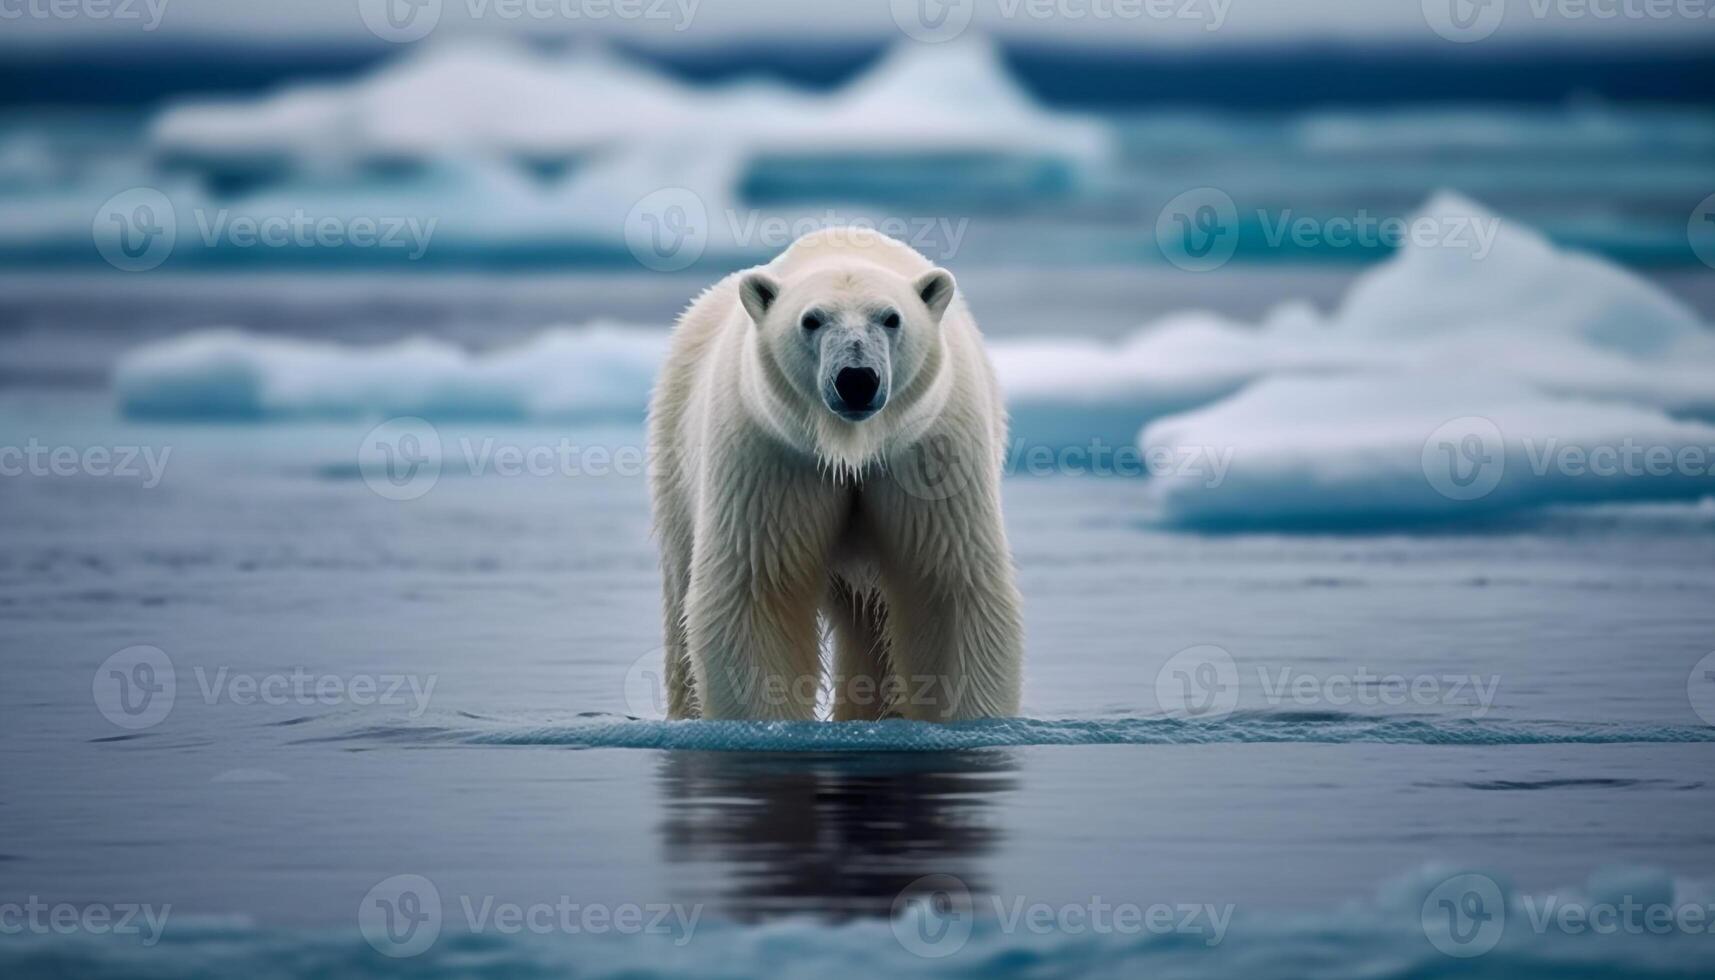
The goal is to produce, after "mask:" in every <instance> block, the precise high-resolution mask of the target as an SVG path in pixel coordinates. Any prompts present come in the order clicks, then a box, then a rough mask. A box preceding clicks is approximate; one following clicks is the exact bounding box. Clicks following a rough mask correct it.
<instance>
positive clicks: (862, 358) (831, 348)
mask: <svg viewBox="0 0 1715 980" xmlns="http://www.w3.org/2000/svg"><path fill="white" fill-rule="evenodd" d="M868 334H869V331H866V330H861V329H860V330H852V331H846V332H844V336H839V337H835V336H829V337H828V338H827V339H826V340H824V341H823V343H822V346H821V371H820V372H819V373H820V374H821V389H822V402H823V403H824V404H826V405H827V406H828V410H829V411H831V412H833V413H834V414H835V415H838V416H839V417H840V418H842V419H845V420H846V421H847V422H862V421H863V420H864V419H867V418H869V417H870V416H872V415H874V414H875V413H876V412H879V411H881V409H882V406H884V405H886V404H887V394H888V386H889V383H890V382H891V381H892V376H893V371H892V364H891V358H890V356H889V350H888V341H887V339H886V338H885V337H879V336H877V337H871V336H868Z"/></svg>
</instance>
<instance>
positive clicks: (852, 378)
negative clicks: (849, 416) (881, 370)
mask: <svg viewBox="0 0 1715 980" xmlns="http://www.w3.org/2000/svg"><path fill="white" fill-rule="evenodd" d="M880 388H881V375H879V374H877V373H876V372H875V369H874V368H866V367H849V368H841V369H840V373H839V374H837V375H835V376H834V390H835V391H837V392H839V394H840V401H842V402H845V404H846V409H847V410H848V411H853V412H861V411H863V410H864V409H866V408H868V407H869V405H870V402H873V401H874V400H875V393H876V391H877V390H879V389H880Z"/></svg>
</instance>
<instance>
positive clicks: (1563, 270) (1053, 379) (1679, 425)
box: [116, 169, 1715, 527]
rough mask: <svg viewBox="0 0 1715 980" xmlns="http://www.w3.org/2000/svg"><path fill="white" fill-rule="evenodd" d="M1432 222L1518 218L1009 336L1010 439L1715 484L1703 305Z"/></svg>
mask: <svg viewBox="0 0 1715 980" xmlns="http://www.w3.org/2000/svg"><path fill="white" fill-rule="evenodd" d="M611 179H613V180H615V181H618V182H621V183H623V182H624V181H625V180H626V179H628V174H627V172H626V171H625V170H623V169H618V170H616V171H615V172H614V174H613V175H612V178H611ZM1419 220H1428V221H1430V222H1432V223H1438V224H1440V225H1442V226H1447V227H1451V226H1453V225H1454V224H1456V223H1466V224H1469V223H1489V225H1488V226H1489V227H1493V228H1495V229H1496V233H1495V234H1494V235H1493V237H1492V240H1490V242H1489V245H1488V247H1486V248H1485V249H1482V250H1481V251H1478V250H1474V249H1458V248H1447V247H1445V246H1444V245H1432V244H1423V243H1412V242H1408V243H1407V244H1406V245H1405V246H1404V247H1402V248H1401V249H1400V251H1399V252H1398V254H1397V255H1395V256H1394V257H1393V258H1392V259H1391V260H1390V261H1388V262H1386V263H1384V264H1383V265H1381V266H1379V267H1377V268H1375V269H1373V270H1371V271H1370V272H1368V273H1366V274H1364V275H1363V276H1361V277H1360V278H1359V279H1358V280H1357V281H1356V282H1355V284H1354V285H1353V286H1352V287H1351V290H1350V292H1349V294H1348V295H1347V297H1346V298H1345V300H1344V301H1343V302H1342V303H1341V304H1340V306H1339V308H1338V309H1337V310H1335V311H1334V312H1332V313H1331V314H1327V315H1323V314H1320V313H1318V312H1317V311H1316V310H1314V309H1312V308H1311V307H1310V306H1308V305H1306V304H1302V303H1287V304H1284V305H1282V306H1281V307H1279V308H1277V309H1276V310H1275V311H1274V312H1273V313H1272V314H1271V315H1269V316H1268V317H1267V318H1265V319H1264V321H1263V322H1262V323H1260V324H1254V325H1253V324H1244V323H1238V322H1233V321H1230V320H1225V319H1222V318H1220V317H1216V316H1214V315H1212V314H1204V313H1194V312H1193V313H1184V314H1177V315H1174V316H1170V317H1167V318H1165V319H1163V320H1161V321H1159V322H1157V323H1154V324H1152V325H1149V326H1147V327H1145V328H1143V329H1141V330H1139V331H1138V332H1137V333H1135V334H1133V335H1132V336H1130V337H1127V338H1123V339H1121V340H1120V341H1118V342H1107V341H1098V340H1091V339H1063V338H1053V339H1049V338H1042V337H1036V338H1032V337H1021V338H997V339H995V340H993V341H991V342H990V345H989V347H990V352H991V356H992V359H993V362H994V365H995V370H996V373H997V375H998V376H999V379H1000V382H1001V386H1002V388H1003V389H1004V390H1005V392H1006V395H1007V404H1008V409H1009V412H1010V413H1011V415H1012V420H1013V423H1012V436H1013V440H1014V447H1012V448H1013V449H1014V450H1015V452H1014V453H1013V454H1012V458H1020V457H1019V456H1018V454H1017V453H1016V450H1017V449H1019V448H1023V449H1025V450H1027V451H1028V450H1034V449H1035V448H1036V447H1048V448H1050V449H1056V450H1057V449H1060V448H1070V447H1088V446H1091V445H1092V444H1097V445H1102V444H1105V445H1106V447H1107V448H1108V449H1110V450H1113V449H1120V448H1124V449H1135V450H1138V451H1140V452H1141V453H1142V454H1143V455H1144V457H1145V458H1150V457H1151V454H1152V453H1155V454H1158V455H1156V456H1155V457H1154V458H1158V459H1177V458H1185V457H1186V456H1187V455H1191V454H1193V451H1195V453H1200V454H1201V455H1198V456H1197V458H1208V456H1209V454H1211V453H1212V454H1214V455H1215V456H1216V457H1218V458H1222V459H1230V463H1229V464H1228V465H1227V466H1226V467H1224V469H1223V472H1222V473H1221V475H1220V479H1219V480H1218V482H1216V483H1215V484H1213V485H1211V482H1210V481H1209V480H1208V479H1207V478H1206V475H1205V474H1203V473H1201V472H1199V473H1197V474H1195V475H1192V474H1185V475H1178V474H1176V473H1174V472H1172V471H1171V467H1169V468H1168V471H1167V472H1160V471H1158V470H1155V468H1153V467H1152V468H1151V469H1152V471H1153V472H1154V475H1153V476H1152V478H1151V479H1150V480H1149V482H1148V483H1147V490H1146V493H1147V495H1148V498H1149V501H1150V503H1151V506H1152V507H1153V508H1154V516H1155V517H1157V518H1159V519H1161V520H1163V521H1166V522H1168V523H1172V524H1181V525H1186V526H1253V527H1294V526H1307V525H1339V524H1377V523H1387V522H1412V521H1421V520H1434V519H1453V518H1458V517H1467V516H1473V515H1478V514H1487V513H1494V512H1500V511H1507V510H1517V509H1523V508H1529V507H1538V506H1543V505H1550V504H1580V503H1597V502H1624V501H1643V500H1651V501H1659V500H1683V499H1696V498H1699V497H1703V496H1708V495H1712V494H1715V482H1712V478H1711V475H1710V473H1711V469H1712V465H1711V464H1715V335H1712V334H1711V333H1710V331H1709V330H1708V329H1707V328H1706V327H1705V326H1704V325H1703V324H1702V323H1700V322H1699V321H1698V319H1697V318H1696V316H1695V315H1694V314H1692V313H1691V312H1690V311H1689V310H1687V309H1686V308H1685V307H1684V306H1683V305H1681V304H1680V303H1679V302H1678V301H1676V300H1674V299H1672V298H1671V297H1669V296H1667V295H1666V294H1664V293H1662V292H1661V291H1660V290H1659V289H1657V288H1656V287H1654V286H1653V285H1651V284H1649V283H1647V282H1645V281H1643V280H1641V279H1639V278H1637V277H1635V276H1633V275H1631V274H1630V273H1628V272H1626V271H1624V270H1622V269H1619V268H1618V267H1615V266H1612V265H1609V264H1607V263H1605V262H1603V261H1600V260H1597V259H1593V258H1589V257H1586V256H1581V255H1576V254H1570V253H1566V252H1563V251H1561V250H1558V249H1556V248H1554V247H1553V246H1552V245H1550V244H1549V243H1548V242H1546V241H1545V240H1544V239H1542V237H1541V236H1539V235H1537V234H1536V233H1534V232H1532V231H1530V230H1528V229H1525V228H1522V227H1516V226H1512V225H1509V224H1507V223H1506V222H1504V221H1501V220H1500V219H1498V218H1496V217H1495V216H1493V215H1490V214H1489V213H1488V212H1486V211H1484V210H1483V209H1482V208H1480V207H1479V206H1477V205H1476V204H1474V203H1472V202H1470V201H1467V200H1465V199H1463V198H1460V197H1458V196H1456V195H1451V194H1444V195H1441V196H1438V197H1436V198H1435V199H1433V200H1432V201H1430V202H1429V204H1428V205H1427V206H1426V207H1425V209H1424V210H1423V211H1422V212H1421V213H1420V215H1419ZM665 345H666V334H665V332H664V331H661V330H642V329H623V328H619V327H615V326H611V325H594V326H590V327H585V328H579V329H568V328H561V329H555V330H550V331H547V332H545V333H544V334H542V335H541V336H539V337H537V338H536V339H534V340H532V341H530V342H528V343H526V344H524V345H521V346H519V347H516V348H512V349H507V350H496V351H490V352H485V353H481V354H471V353H469V352H466V351H464V350H463V349H461V348H457V347H454V346H452V345H449V344H446V343H444V342H441V341H436V340H426V339H418V340H411V341H406V342H401V343H398V344H394V345H390V346H386V347H379V348H368V349H356V348H350V347H345V346H341V345H338V344H333V343H310V342H305V341H298V340H287V339H281V338H271V337H261V336H256V335H251V334H246V333H243V332H239V331H232V330H223V331H210V332H203V333H198V334H193V335H189V336H185V337H180V338H176V339H173V340H169V341H166V342H161V343H156V344H151V345H147V346H145V347H143V348H140V349H138V350H136V351H134V352H132V353H131V354H130V355H129V356H127V357H125V358H124V359H122V361H121V362H120V364H119V366H118V370H117V375H116V387H117V390H118V394H119V401H120V405H121V407H122V410H123V411H124V412H125V413H126V414H128V415H132V416H137V417H150V418H199V417H201V418H207V417H226V418H244V419H281V418H288V419H289V418H306V417H343V416H387V415H420V416H424V417H426V418H431V419H436V420H455V419H461V418H501V419H518V420H560V421H593V420H601V421H615V422H626V421H629V422H632V423H637V422H640V421H641V420H642V418H643V414H644V411H645V407H646V405H647V402H648V397H649V390H650V385H651V382H652V379H653V377H654V373H655V369H656V366H657V364H658V363H659V360H660V357H661V355H662V352H663V351H664V350H665ZM1140 430H1141V431H1140ZM1474 486H1481V492H1474V491H1473V490H1472V489H1471V488H1472V487H1474Z"/></svg>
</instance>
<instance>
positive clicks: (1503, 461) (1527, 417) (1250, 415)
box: [1141, 372, 1715, 528]
mask: <svg viewBox="0 0 1715 980" xmlns="http://www.w3.org/2000/svg"><path fill="white" fill-rule="evenodd" d="M1141 442H1142V444H1143V448H1144V450H1145V451H1146V452H1148V451H1149V450H1151V449H1153V450H1156V451H1163V450H1166V451H1173V452H1183V451H1184V450H1185V449H1186V448H1188V447H1204V448H1207V449H1212V450H1218V451H1220V452H1222V453H1224V454H1230V457H1229V458H1230V460H1231V462H1230V464H1229V466H1228V469H1227V472H1226V473H1225V475H1224V478H1222V479H1221V480H1220V481H1218V483H1216V485H1213V486H1211V485H1210V483H1209V482H1208V481H1207V480H1206V479H1205V478H1204V477H1203V475H1202V474H1195V475H1189V474H1188V475H1186V476H1179V475H1176V474H1173V473H1166V474H1160V475H1157V476H1155V477H1154V478H1153V479H1152V480H1151V481H1150V483H1149V487H1148V490H1149V494H1150V497H1151V500H1152V502H1153V503H1154V505H1155V506H1156V507H1157V508H1159V514H1158V516H1159V517H1160V518H1161V519H1163V520H1165V521H1166V522H1168V523H1171V524H1176V525H1182V526H1191V527H1267V528H1292V527H1301V526H1302V527H1339V526H1367V525H1376V524H1393V523H1400V522H1411V521H1417V520H1436V519H1443V520H1446V519H1455V518H1458V519H1463V518H1469V517H1472V516H1476V515H1482V514H1489V513H1494V512H1498V511H1506V510H1515V509H1519V508H1524V507H1536V506H1541V505H1547V504H1574V503H1596V502H1613V501H1643V500H1678V499H1696V498H1699V497H1702V496H1705V495H1709V494H1715V475H1712V473H1715V471H1712V469H1711V467H1712V466H1715V425H1710V424H1707V423H1703V422H1694V421H1683V420H1676V419H1672V418H1669V417H1668V416H1666V415H1664V414H1662V413H1661V412H1660V411H1658V410H1655V409H1652V408H1648V407H1643V406H1638V405H1631V404H1624V403H1613V402H1595V401H1585V400H1577V399H1568V398H1558V397H1555V396H1552V395H1545V394H1543V393H1542V392H1541V391H1539V390H1537V389H1535V388H1532V387H1530V386H1529V385H1526V384H1523V383H1521V382H1519V381H1517V380H1516V379H1513V378H1508V377H1502V376H1492V375H1490V376H1483V375H1467V376H1464V377H1458V378H1449V377H1447V376H1445V375H1442V374H1439V373H1415V372H1402V373H1387V372H1372V373H1363V374H1358V375H1352V376H1347V377H1338V378H1315V377H1280V378H1270V379H1268V380H1265V381H1262V382H1259V383H1257V384H1255V385H1253V386H1251V387H1248V388H1246V389H1245V390H1244V391H1242V392H1240V393H1239V394H1237V395H1234V396H1233V397H1231V398H1227V399H1225V400H1222V401H1220V402H1218V403H1216V404H1214V405H1210V406H1208V407H1206V408H1203V409H1200V410H1197V411H1194V412H1188V413H1185V414H1181V415H1177V416H1173V417H1170V418H1166V419H1162V420H1160V421H1158V422H1155V423H1153V424H1151V425H1149V426H1148V427H1147V428H1145V430H1144V432H1143V434H1142V436H1141Z"/></svg>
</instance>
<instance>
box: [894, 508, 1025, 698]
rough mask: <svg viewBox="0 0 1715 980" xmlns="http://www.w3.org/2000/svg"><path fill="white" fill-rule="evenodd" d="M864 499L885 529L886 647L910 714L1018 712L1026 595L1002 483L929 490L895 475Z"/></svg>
mask: <svg viewBox="0 0 1715 980" xmlns="http://www.w3.org/2000/svg"><path fill="white" fill-rule="evenodd" d="M878 483H879V484H881V485H880V486H877V487H876V488H875V490H874V491H873V492H871V491H868V490H866V493H865V496H864V499H863V508H864V515H865V520H866V521H868V522H869V523H870V526H871V527H872V528H874V530H875V532H876V533H877V534H878V535H879V536H880V539H881V540H880V543H881V546H882V551H883V553H884V555H885V560H884V562H883V568H882V577H883V591H884V593H885V594H886V596H887V627H888V651H889V655H890V658H891V660H892V667H893V683H894V684H895V685H896V687H897V697H896V700H895V702H894V703H893V705H892V706H891V707H892V708H893V709H894V710H895V711H897V712H898V713H899V714H900V715H902V716H903V717H906V718H912V719H917V720H921V721H959V720H966V719H972V718H998V717H1010V716H1014V715H1017V714H1018V704H1019V696H1020V690H1021V687H1022V683H1023V680H1022V678H1023V669H1024V638H1023V632H1024V629H1023V617H1022V615H1021V605H1022V603H1021V601H1020V598H1019V594H1018V587H1017V584H1016V582H1015V575H1014V571H1013V567H1012V554H1011V551H1010V549H1009V548H1008V546H1007V542H1006V530H1005V528H1004V527H1003V526H1002V524H1001V516H1000V501H999V493H998V489H997V488H994V487H992V486H981V485H979V486H971V487H966V488H964V489H963V490H962V491H961V492H960V493H958V494H955V495H954V496H952V497H948V498H945V499H925V498H924V497H923V496H920V495H916V494H913V493H910V492H907V491H906V490H905V489H904V488H903V487H901V486H900V485H899V484H898V483H896V482H893V481H891V480H888V481H878Z"/></svg>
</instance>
